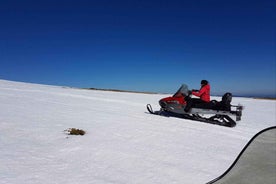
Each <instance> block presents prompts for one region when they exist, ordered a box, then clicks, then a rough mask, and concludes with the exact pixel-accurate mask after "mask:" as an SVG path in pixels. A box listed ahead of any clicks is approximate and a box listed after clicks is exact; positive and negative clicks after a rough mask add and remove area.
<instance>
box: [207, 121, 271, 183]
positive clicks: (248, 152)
mask: <svg viewBox="0 0 276 184" xmlns="http://www.w3.org/2000/svg"><path fill="white" fill-rule="evenodd" d="M275 173H276V126H273V127H269V128H267V129H264V130H262V131H260V132H259V133H257V134H256V135H255V136H254V137H253V138H252V139H251V140H250V141H249V142H248V143H247V145H246V146H245V147H244V148H243V150H242V151H241V153H240V154H239V155H238V157H237V158H236V160H235V161H234V163H233V164H232V165H231V166H230V168H229V169H228V170H227V171H226V172H225V173H224V174H222V175H221V176H219V177H218V178H216V179H214V180H212V181H210V182H208V183H207V184H228V183H229V184H230V183H236V184H260V183H265V184H275V183H276V176H275Z"/></svg>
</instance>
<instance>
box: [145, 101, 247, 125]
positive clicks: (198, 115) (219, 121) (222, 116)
mask: <svg viewBox="0 0 276 184" xmlns="http://www.w3.org/2000/svg"><path fill="white" fill-rule="evenodd" d="M232 107H236V110H235V111H232V110H231V111H221V110H213V109H200V108H192V109H191V111H190V112H189V113H186V112H184V110H182V111H181V112H170V111H168V110H166V109H163V108H161V109H160V110H159V111H153V109H152V107H151V105H150V104H147V110H148V112H149V113H150V114H155V115H161V116H166V117H170V116H171V117H178V118H184V119H189V120H195V121H200V122H204V123H210V124H216V125H220V126H226V127H234V126H236V122H235V121H234V120H233V119H232V118H230V116H231V115H235V116H236V121H239V120H240V119H241V112H242V106H232ZM174 110H175V109H174ZM206 114H214V115H213V116H211V117H203V116H202V115H206Z"/></svg>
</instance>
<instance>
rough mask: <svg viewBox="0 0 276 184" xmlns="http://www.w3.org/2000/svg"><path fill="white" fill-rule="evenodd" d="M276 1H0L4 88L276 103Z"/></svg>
mask: <svg viewBox="0 0 276 184" xmlns="http://www.w3.org/2000/svg"><path fill="white" fill-rule="evenodd" d="M275 8H276V2H275V0H242V1H241V0H231V1H230V0H223V1H222V0H208V1H206V0H195V1H191V0H190V1H186V0H128V1H127V0H116V1H113V0H97V1H96V0H74V1H72V0H47V1H45V0H44V1H41V0H33V1H30V0H24V1H21V0H9V1H3V0H0V26H1V29H0V40H1V41H0V79H6V80H15V81H23V82H32V83H40V84H51V85H62V86H71V87H95V88H112V89H124V90H138V91H152V92H165V93H172V92H174V91H175V90H177V88H178V87H179V86H180V84H182V83H186V84H188V86H189V87H190V88H194V89H195V88H199V87H200V85H199V83H200V81H201V80H202V79H207V80H208V81H210V84H211V88H212V89H211V93H212V94H222V93H224V92H228V91H229V92H232V93H233V94H234V95H235V94H236V95H259V94H260V95H272V96H273V95H274V96H275V95H276V57H275V50H276V47H275V45H276V44H275V40H276V36H275V34H276V33H275V32H276V13H275Z"/></svg>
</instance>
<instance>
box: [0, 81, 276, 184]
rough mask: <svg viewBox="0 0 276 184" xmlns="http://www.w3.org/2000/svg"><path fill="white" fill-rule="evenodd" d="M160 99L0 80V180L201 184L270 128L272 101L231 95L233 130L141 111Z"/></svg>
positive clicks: (21, 183)
mask: <svg viewBox="0 0 276 184" xmlns="http://www.w3.org/2000/svg"><path fill="white" fill-rule="evenodd" d="M177 87H178V86H176V89H177ZM230 92H231V91H230ZM166 96H168V95H163V94H138V93H125V92H111V91H96V90H84V89H74V88H68V87H60V86H47V85H39V84H29V83H21V82H12V81H6V80H0V183H1V184H52V183H55V184H65V183H66V184H77V183H82V184H185V183H186V184H204V183H207V182H208V181H210V180H212V179H214V178H216V177H218V176H220V175H221V174H222V173H223V172H224V171H225V170H226V169H228V167H229V166H230V165H231V164H232V162H233V161H234V160H235V159H236V157H237V156H238V154H239V153H240V151H241V150H242V148H243V147H244V146H245V145H246V143H247V142H248V141H249V140H250V139H251V138H252V137H253V136H254V135H255V134H256V133H258V132H259V131H261V130H263V129H265V128H267V127H270V126H275V125H276V115H275V112H276V101H275V100H260V99H251V98H238V97H234V98H233V101H232V104H238V103H240V104H242V105H244V106H245V109H244V111H243V116H242V120H241V121H239V122H237V126H236V127H234V128H228V127H223V126H218V125H212V124H206V123H202V122H196V121H191V120H185V119H180V118H173V117H161V116H155V115H151V114H149V113H147V110H146V104H147V103H150V104H152V106H153V108H154V109H156V110H158V109H159V105H158V101H159V99H161V98H163V97H166ZM212 99H218V100H220V97H219V98H218V97H212ZM68 128H79V129H82V130H85V131H86V134H85V135H84V136H80V135H78V136H76V135H68V134H67V133H66V132H64V130H66V129H68Z"/></svg>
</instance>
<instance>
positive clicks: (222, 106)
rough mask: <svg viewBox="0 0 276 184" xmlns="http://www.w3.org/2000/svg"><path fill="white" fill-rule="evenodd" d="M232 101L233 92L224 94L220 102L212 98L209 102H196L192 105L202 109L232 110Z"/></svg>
mask: <svg viewBox="0 0 276 184" xmlns="http://www.w3.org/2000/svg"><path fill="white" fill-rule="evenodd" d="M231 101H232V94H231V93H225V94H224V95H223V96H222V98H221V101H220V102H218V101H216V100H212V101H210V102H209V103H201V104H194V105H193V106H192V107H194V108H201V109H213V110H222V111H230V110H231Z"/></svg>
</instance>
